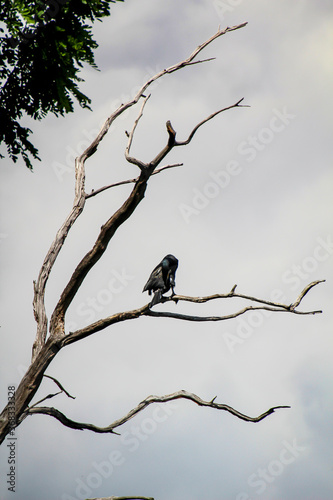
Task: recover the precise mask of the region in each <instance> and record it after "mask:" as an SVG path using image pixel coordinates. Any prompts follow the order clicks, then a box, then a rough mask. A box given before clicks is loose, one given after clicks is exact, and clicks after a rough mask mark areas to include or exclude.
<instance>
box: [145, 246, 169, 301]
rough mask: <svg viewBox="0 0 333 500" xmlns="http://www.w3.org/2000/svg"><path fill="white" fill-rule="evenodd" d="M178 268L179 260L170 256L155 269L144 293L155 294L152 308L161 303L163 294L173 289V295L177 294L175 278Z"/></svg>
mask: <svg viewBox="0 0 333 500" xmlns="http://www.w3.org/2000/svg"><path fill="white" fill-rule="evenodd" d="M177 267H178V260H177V259H176V257H175V256H174V255H171V254H168V255H166V256H165V257H164V259H163V260H162V261H161V262H160V263H159V264H158V265H157V266H156V267H155V269H154V270H153V272H152V273H151V275H150V276H149V280H148V281H147V283H146V284H145V287H144V289H143V290H142V291H143V292H146V291H148V293H149V295H151V294H152V292H154V297H153V300H152V301H151V304H150V307H152V306H154V305H155V304H158V303H159V302H161V298H162V295H163V293H166V292H168V291H169V290H170V288H171V289H172V295H174V294H175V292H174V288H175V285H176V283H175V276H176V270H177Z"/></svg>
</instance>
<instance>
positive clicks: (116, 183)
mask: <svg viewBox="0 0 333 500" xmlns="http://www.w3.org/2000/svg"><path fill="white" fill-rule="evenodd" d="M183 165H184V163H174V164H172V165H165V166H164V167H161V168H158V169H157V170H154V172H153V173H152V174H151V175H156V174H159V173H160V172H162V171H163V170H167V169H168V168H174V167H182V166H183ZM138 180H139V177H135V179H128V180H126V181H120V182H115V183H114V184H109V185H108V186H103V187H101V188H99V189H96V190H94V189H93V190H92V191H91V193H89V194H86V200H87V199H88V198H91V197H92V196H96V194H99V193H102V192H103V191H105V190H106V189H110V188H113V187H116V186H122V185H124V184H132V183H135V182H138Z"/></svg>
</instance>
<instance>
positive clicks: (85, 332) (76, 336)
mask: <svg viewBox="0 0 333 500" xmlns="http://www.w3.org/2000/svg"><path fill="white" fill-rule="evenodd" d="M324 281H325V280H318V281H313V282H312V283H310V284H309V285H307V286H306V287H305V288H304V290H303V291H302V292H301V294H300V295H299V297H298V298H297V301H296V302H298V303H297V306H298V305H299V304H300V303H301V301H302V299H303V297H304V296H305V295H306V293H307V292H308V291H309V290H310V289H311V288H313V287H314V286H316V285H318V284H319V283H323V282H324ZM235 289H236V285H235V286H234V287H233V288H232V290H231V291H230V292H228V293H215V294H213V295H207V296H205V297H189V296H186V295H173V296H170V297H163V298H162V303H164V302H169V301H174V302H176V303H177V302H178V301H185V302H194V303H199V304H200V303H205V302H208V301H210V300H215V299H228V298H242V299H246V300H249V301H252V302H258V303H261V304H264V305H263V306H258V307H254V306H247V307H244V308H243V309H241V310H239V311H237V312H235V313H232V314H226V315H223V316H193V315H187V314H180V313H174V312H168V311H153V310H152V309H150V307H149V306H150V304H146V305H144V306H143V307H140V308H138V309H133V310H131V311H125V312H121V313H116V314H113V315H111V316H108V317H107V318H103V319H99V320H98V321H95V322H94V323H91V324H90V325H88V326H86V327H84V328H82V329H80V330H76V331H75V332H70V333H69V334H68V335H66V337H64V338H63V339H62V340H61V344H60V345H61V347H64V346H66V345H70V344H72V343H74V342H77V341H78V340H81V339H83V338H86V337H88V336H89V335H92V334H93V333H96V332H99V331H101V330H104V329H105V328H107V327H108V326H111V325H113V324H115V323H119V322H122V321H127V320H130V319H136V318H140V317H141V316H151V317H160V318H173V319H181V320H186V321H198V322H200V321H224V320H228V319H233V318H237V317H238V316H241V315H242V314H245V313H246V312H248V311H253V310H265V311H272V312H289V313H292V314H300V315H308V314H320V313H322V311H321V310H316V311H298V310H296V307H297V306H295V307H292V306H291V305H286V304H281V303H279V302H271V301H269V300H264V299H258V298H256V297H252V296H250V295H244V294H240V293H235ZM296 302H295V303H296Z"/></svg>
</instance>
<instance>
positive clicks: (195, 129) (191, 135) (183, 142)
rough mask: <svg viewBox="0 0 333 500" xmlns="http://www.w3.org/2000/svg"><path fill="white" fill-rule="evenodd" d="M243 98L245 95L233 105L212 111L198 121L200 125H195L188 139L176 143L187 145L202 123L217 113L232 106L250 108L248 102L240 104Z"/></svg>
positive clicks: (177, 144)
mask: <svg viewBox="0 0 333 500" xmlns="http://www.w3.org/2000/svg"><path fill="white" fill-rule="evenodd" d="M243 100H244V97H242V99H240V100H239V101H237V102H236V103H235V104H232V106H228V107H227V108H223V109H220V110H219V111H215V113H212V114H211V115H209V116H208V117H207V118H205V119H204V120H202V121H201V122H200V123H198V125H196V126H195V127H194V129H193V130H192V132H191V133H190V135H189V136H188V138H187V139H186V141H181V142H178V141H177V142H176V144H175V145H176V146H186V144H189V143H190V142H191V140H192V139H193V136H194V134H195V133H196V131H197V130H198V128H200V127H201V126H202V125H204V124H205V123H207V122H208V121H209V120H211V119H212V118H214V117H215V116H216V115H218V114H220V113H223V111H227V110H228V109H232V108H249V107H250V106H249V105H247V104H240V103H241V102H242V101H243Z"/></svg>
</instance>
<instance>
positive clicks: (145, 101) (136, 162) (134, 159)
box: [125, 94, 150, 170]
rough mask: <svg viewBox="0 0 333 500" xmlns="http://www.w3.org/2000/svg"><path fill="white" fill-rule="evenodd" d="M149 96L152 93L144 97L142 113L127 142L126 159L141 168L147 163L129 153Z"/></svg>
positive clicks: (135, 122)
mask: <svg viewBox="0 0 333 500" xmlns="http://www.w3.org/2000/svg"><path fill="white" fill-rule="evenodd" d="M149 97H150V94H149V95H148V96H147V97H145V98H144V99H143V103H142V106H141V109H140V113H139V115H138V117H137V119H136V120H135V121H134V124H133V128H132V130H131V132H130V134H128V143H127V147H126V149H125V158H126V160H127V161H128V162H129V163H133V164H134V165H137V166H138V167H139V168H140V170H142V169H144V168H146V167H147V165H146V164H145V163H143V162H142V161H140V160H137V159H136V158H133V157H131V156H130V154H129V152H130V149H131V145H132V141H133V136H134V132H135V129H136V127H137V125H138V123H139V120H140V118H141V117H142V115H143V110H144V107H145V105H146V103H147V101H148V99H149Z"/></svg>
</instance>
